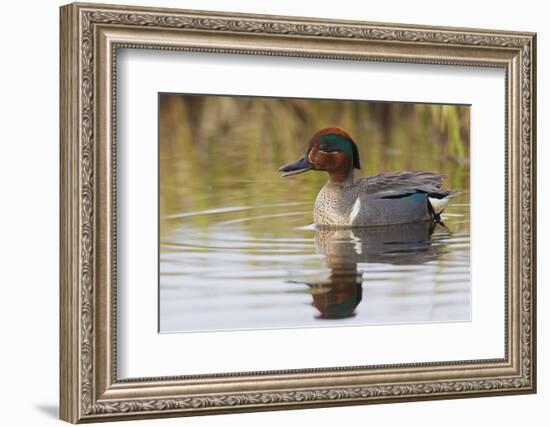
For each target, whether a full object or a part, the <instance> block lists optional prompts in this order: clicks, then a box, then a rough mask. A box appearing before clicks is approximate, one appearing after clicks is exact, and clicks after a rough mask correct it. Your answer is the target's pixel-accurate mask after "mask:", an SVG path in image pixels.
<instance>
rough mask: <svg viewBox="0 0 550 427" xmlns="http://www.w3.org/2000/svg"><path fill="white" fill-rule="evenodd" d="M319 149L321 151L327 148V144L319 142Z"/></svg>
mask: <svg viewBox="0 0 550 427" xmlns="http://www.w3.org/2000/svg"><path fill="white" fill-rule="evenodd" d="M318 147H319V150H322V151H327V149H328V145H327V144H319V146H318Z"/></svg>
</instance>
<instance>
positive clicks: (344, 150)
mask: <svg viewBox="0 0 550 427" xmlns="http://www.w3.org/2000/svg"><path fill="white" fill-rule="evenodd" d="M354 168H355V169H361V165H360V163H359V153H358V151H357V146H356V145H355V142H354V141H353V139H352V137H351V135H350V134H349V133H347V132H346V131H345V130H344V129H341V128H336V127H331V128H325V129H321V130H320V131H318V132H316V133H315V134H314V135H313V136H312V137H311V139H310V141H309V144H308V147H307V150H306V152H305V153H304V155H303V156H302V157H300V158H299V159H298V160H297V161H295V162H294V163H289V164H288V165H285V166H283V167H281V168H279V171H280V172H282V174H283V176H290V175H296V174H299V173H302V172H306V171H309V170H317V171H326V172H328V173H329V175H330V179H331V180H332V181H339V182H341V181H345V180H346V179H347V178H348V176H349V175H350V173H351V172H352V171H353V169H354Z"/></svg>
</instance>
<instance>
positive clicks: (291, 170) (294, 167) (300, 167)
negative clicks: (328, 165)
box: [279, 156, 313, 177]
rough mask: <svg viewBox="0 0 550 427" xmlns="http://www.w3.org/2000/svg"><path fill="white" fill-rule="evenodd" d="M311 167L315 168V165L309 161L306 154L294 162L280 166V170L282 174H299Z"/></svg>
mask: <svg viewBox="0 0 550 427" xmlns="http://www.w3.org/2000/svg"><path fill="white" fill-rule="evenodd" d="M311 169H313V165H312V164H311V163H309V161H308V160H307V157H306V156H302V157H300V158H299V159H298V160H297V161H295V162H294V163H289V164H288V165H285V166H283V167H280V168H279V172H281V175H282V176H283V177H285V176H292V175H298V174H299V173H302V172H307V171H308V170H311Z"/></svg>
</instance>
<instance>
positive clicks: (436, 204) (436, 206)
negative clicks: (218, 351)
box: [428, 191, 460, 218]
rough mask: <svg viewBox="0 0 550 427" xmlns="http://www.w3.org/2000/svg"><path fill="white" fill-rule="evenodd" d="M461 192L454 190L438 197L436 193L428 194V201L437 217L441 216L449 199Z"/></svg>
mask: <svg viewBox="0 0 550 427" xmlns="http://www.w3.org/2000/svg"><path fill="white" fill-rule="evenodd" d="M459 194H460V192H458V191H453V192H451V193H449V194H446V195H444V196H443V197H437V196H436V195H433V196H428V203H429V205H430V207H431V208H432V211H433V213H434V215H435V217H436V218H439V216H440V215H441V213H442V212H443V211H444V210H445V208H446V207H447V205H448V204H449V201H450V200H451V199H452V198H453V197H456V196H458V195H459Z"/></svg>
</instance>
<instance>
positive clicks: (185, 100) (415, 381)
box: [60, 3, 536, 423]
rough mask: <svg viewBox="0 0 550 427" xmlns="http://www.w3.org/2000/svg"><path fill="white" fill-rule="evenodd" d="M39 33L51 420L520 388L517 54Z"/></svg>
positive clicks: (275, 24) (174, 25)
mask: <svg viewBox="0 0 550 427" xmlns="http://www.w3.org/2000/svg"><path fill="white" fill-rule="evenodd" d="M60 22H61V48H60V52H61V84H60V88H61V94H60V97H61V98H60V99H61V112H60V123H61V124H60V134H61V283H60V298H61V303H60V306H61V313H60V325H61V331H60V337H61V344H60V345H61V348H60V373H61V374H60V375H61V378H60V385H61V402H60V404H61V411H60V413H61V418H62V419H63V420H66V421H69V422H72V423H78V422H93V421H112V420H123V419H130V418H134V419H135V418H154V417H168V416H187V415H201V414H216V413H228V412H243V411H260V410H262V411H263V410H276V409H278V410H280V409H286V408H288V409H290V408H308V407H309V408H311V407H321V406H333V405H358V404H369V403H391V402H400V401H411V400H429V399H443V398H458V397H480V396H487V395H496V394H520V393H534V392H535V391H536V334H535V333H536V331H535V326H536V318H535V315H536V310H535V309H536V286H535V278H536V270H535V269H536V257H535V236H536V232H535V231H536V221H535V212H536V205H535V202H536V183H535V176H536V173H535V154H536V151H535V148H536V147H535V121H536V120H535V105H536V103H535V93H536V91H535V82H536V78H535V71H536V62H535V59H536V55H535V53H536V45H535V41H536V37H535V34H533V33H518V32H508V31H495V30H479V29H462V28H438V27H423V26H412V25H402V24H382V23H369V22H353V21H330V20H322V19H315V18H295V17H280V16H263V15H243V14H229V13H217V12H198V11H188V10H175V9H158V8H142V7H129V6H110V5H93V4H78V3H75V4H70V5H67V6H63V7H62V8H61V19H60Z"/></svg>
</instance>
